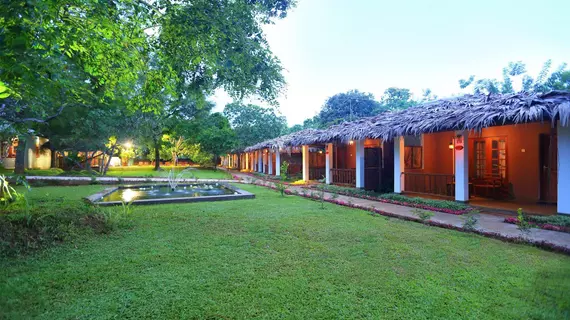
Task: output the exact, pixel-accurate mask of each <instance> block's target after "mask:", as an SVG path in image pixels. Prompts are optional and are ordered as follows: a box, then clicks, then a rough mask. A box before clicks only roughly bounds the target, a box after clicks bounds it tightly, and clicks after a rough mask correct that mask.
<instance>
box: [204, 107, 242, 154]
mask: <svg viewBox="0 0 570 320" xmlns="http://www.w3.org/2000/svg"><path fill="white" fill-rule="evenodd" d="M196 139H197V141H198V142H199V143H200V148H202V150H204V151H205V152H208V153H210V154H212V155H213V159H217V158H218V157H219V156H220V155H222V154H224V153H227V152H229V151H230V150H231V149H232V148H233V147H234V146H235V143H236V136H235V132H234V131H233V130H232V128H231V127H230V124H229V122H228V119H226V118H225V117H224V116H223V115H222V114H221V113H213V114H211V115H209V116H208V117H207V118H206V119H205V120H204V121H203V123H202V130H201V131H200V133H199V134H198V136H197V138H196ZM213 159H212V160H213Z"/></svg>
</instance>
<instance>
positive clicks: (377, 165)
mask: <svg viewBox="0 0 570 320" xmlns="http://www.w3.org/2000/svg"><path fill="white" fill-rule="evenodd" d="M381 179H382V148H366V149H364V189H366V190H373V191H380V187H381V185H382V181H381Z"/></svg>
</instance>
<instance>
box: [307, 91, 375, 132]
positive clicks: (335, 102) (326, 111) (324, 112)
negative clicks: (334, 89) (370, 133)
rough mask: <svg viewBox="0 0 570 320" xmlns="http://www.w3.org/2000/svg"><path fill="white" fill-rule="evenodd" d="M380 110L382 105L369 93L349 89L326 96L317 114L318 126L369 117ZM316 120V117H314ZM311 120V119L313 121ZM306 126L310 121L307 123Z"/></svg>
mask: <svg viewBox="0 0 570 320" xmlns="http://www.w3.org/2000/svg"><path fill="white" fill-rule="evenodd" d="M381 111H382V106H381V105H380V103H379V102H378V101H376V100H374V96H373V95H372V94H371V93H364V92H360V91H358V90H351V91H348V92H346V93H338V94H335V95H334V96H332V97H330V98H328V99H327V100H326V101H325V104H324V105H323V108H322V109H321V111H320V112H319V114H318V123H319V125H318V126H319V127H328V126H330V125H333V124H337V123H340V122H343V121H352V120H356V119H358V118H362V117H370V116H374V115H376V114H378V113H379V112H381ZM314 120H316V119H314ZM314 120H313V121H314ZM306 125H307V126H309V125H312V123H310V122H309V123H307V124H306Z"/></svg>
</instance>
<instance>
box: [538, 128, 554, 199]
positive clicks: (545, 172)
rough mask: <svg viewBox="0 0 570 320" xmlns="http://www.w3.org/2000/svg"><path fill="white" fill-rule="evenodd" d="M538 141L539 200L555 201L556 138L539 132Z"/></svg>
mask: <svg viewBox="0 0 570 320" xmlns="http://www.w3.org/2000/svg"><path fill="white" fill-rule="evenodd" d="M539 139H540V142H539V153H540V155H539V165H540V200H541V201H543V202H549V203H555V202H556V201H557V198H558V194H557V188H558V139H557V137H556V134H552V135H550V134H541V135H540V138H539Z"/></svg>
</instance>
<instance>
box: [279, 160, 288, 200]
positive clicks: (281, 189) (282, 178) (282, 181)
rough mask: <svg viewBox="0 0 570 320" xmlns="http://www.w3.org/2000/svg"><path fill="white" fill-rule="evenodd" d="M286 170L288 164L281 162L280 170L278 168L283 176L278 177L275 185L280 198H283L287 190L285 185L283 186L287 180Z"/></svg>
mask: <svg viewBox="0 0 570 320" xmlns="http://www.w3.org/2000/svg"><path fill="white" fill-rule="evenodd" d="M288 169H289V162H287V161H283V163H282V164H281V168H280V170H281V172H282V173H283V174H282V175H281V176H280V179H279V181H278V182H277V184H276V188H277V191H279V193H281V196H282V197H284V196H285V190H287V185H286V184H285V180H287V170H288Z"/></svg>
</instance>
